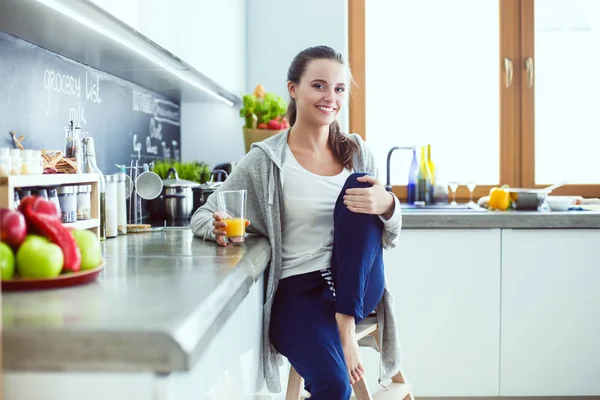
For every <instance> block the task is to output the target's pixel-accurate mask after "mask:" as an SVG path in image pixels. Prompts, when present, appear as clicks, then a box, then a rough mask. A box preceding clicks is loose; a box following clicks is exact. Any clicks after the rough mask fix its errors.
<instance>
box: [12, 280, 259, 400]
mask: <svg viewBox="0 0 600 400" xmlns="http://www.w3.org/2000/svg"><path fill="white" fill-rule="evenodd" d="M263 285H264V279H263V278H262V277H261V278H260V279H258V281H257V282H256V283H255V284H254V285H253V286H252V288H251V289H250V292H249V293H248V295H247V296H246V297H245V299H244V301H243V302H242V303H241V304H240V305H239V306H238V307H237V309H236V311H235V312H234V313H233V315H232V316H231V317H229V319H228V320H227V322H226V323H225V325H224V326H222V327H221V329H220V330H219V332H217V333H216V335H215V336H214V337H213V339H212V340H211V341H210V342H209V343H204V344H203V345H204V346H206V347H205V349H204V352H203V354H202V356H201V357H200V358H199V359H198V360H195V365H194V368H193V369H192V370H191V371H189V372H174V373H171V374H169V375H162V376H157V375H154V374H152V373H150V372H94V371H83V372H77V371H67V372H12V371H3V384H4V387H3V395H4V398H5V399H6V400H30V399H36V400H56V399H61V400H81V399H82V398H83V397H82V393H86V395H85V399H86V400H87V399H89V400H102V399H112V400H129V399H136V400H202V399H220V400H238V399H250V398H254V397H253V396H254V394H255V393H258V392H260V391H261V389H262V388H263V369H262V309H263V290H264V286H263Z"/></svg>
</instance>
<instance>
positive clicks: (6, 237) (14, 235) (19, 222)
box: [0, 208, 27, 250]
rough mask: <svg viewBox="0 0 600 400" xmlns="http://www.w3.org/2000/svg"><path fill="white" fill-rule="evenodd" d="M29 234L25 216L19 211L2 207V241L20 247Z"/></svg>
mask: <svg viewBox="0 0 600 400" xmlns="http://www.w3.org/2000/svg"><path fill="white" fill-rule="evenodd" d="M25 236H27V225H26V224H25V217H23V214H21V212H19V211H13V210H9V209H7V208H0V242H4V243H6V244H8V245H9V246H10V247H12V248H13V249H15V250H16V249H18V248H19V246H20V245H21V243H23V241H24V240H25Z"/></svg>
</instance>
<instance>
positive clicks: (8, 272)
mask: <svg viewBox="0 0 600 400" xmlns="http://www.w3.org/2000/svg"><path fill="white" fill-rule="evenodd" d="M14 274H15V255H14V254H13V252H12V249H11V248H10V246H9V245H7V244H6V243H4V242H0V278H2V280H5V279H11V278H12V277H13V275H14Z"/></svg>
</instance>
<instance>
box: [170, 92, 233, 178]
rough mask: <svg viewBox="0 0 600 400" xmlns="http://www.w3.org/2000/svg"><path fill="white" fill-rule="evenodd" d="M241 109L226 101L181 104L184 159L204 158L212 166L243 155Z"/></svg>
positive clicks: (182, 154)
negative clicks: (227, 103) (231, 105)
mask: <svg viewBox="0 0 600 400" xmlns="http://www.w3.org/2000/svg"><path fill="white" fill-rule="evenodd" d="M239 112H240V111H239V109H238V108H234V107H229V106H228V105H226V104H224V103H220V102H219V103H217V102H213V103H182V104H181V142H182V144H183V145H182V147H181V159H182V160H183V161H194V160H197V161H204V162H206V163H208V165H209V166H210V167H211V168H213V167H214V166H215V165H217V164H219V163H222V162H226V161H234V162H237V161H239V160H240V159H241V158H242V157H243V156H244V139H243V136H242V124H243V121H242V119H241V118H240V116H239V115H240V114H239Z"/></svg>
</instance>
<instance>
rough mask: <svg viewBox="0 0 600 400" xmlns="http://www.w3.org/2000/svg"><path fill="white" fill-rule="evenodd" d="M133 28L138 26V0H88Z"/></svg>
mask: <svg viewBox="0 0 600 400" xmlns="http://www.w3.org/2000/svg"><path fill="white" fill-rule="evenodd" d="M88 1H89V2H90V3H94V4H95V5H97V6H98V7H100V8H102V9H103V10H104V11H106V12H107V13H109V14H112V15H113V16H114V17H116V18H118V19H120V20H121V21H123V22H124V23H126V24H127V25H129V26H130V27H132V28H133V29H138V27H139V10H138V6H139V0H127V1H121V0H88Z"/></svg>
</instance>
